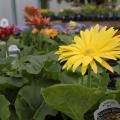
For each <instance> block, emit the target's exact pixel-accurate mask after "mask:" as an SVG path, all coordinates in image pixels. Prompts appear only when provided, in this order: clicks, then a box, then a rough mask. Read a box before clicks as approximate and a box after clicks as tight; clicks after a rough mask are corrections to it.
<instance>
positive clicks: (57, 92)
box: [42, 84, 104, 120]
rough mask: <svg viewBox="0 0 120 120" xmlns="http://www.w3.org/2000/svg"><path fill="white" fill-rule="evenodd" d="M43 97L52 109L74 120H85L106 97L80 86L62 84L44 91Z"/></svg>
mask: <svg viewBox="0 0 120 120" xmlns="http://www.w3.org/2000/svg"><path fill="white" fill-rule="evenodd" d="M42 95H43V97H44V99H45V102H46V103H47V104H48V105H49V106H51V107H52V108H54V109H56V110H59V111H61V112H63V113H64V114H66V115H67V116H69V117H71V118H72V119H73V120H84V114H85V113H86V112H87V111H88V110H89V109H90V108H91V107H92V106H93V105H95V104H96V103H97V102H98V101H99V100H100V99H101V98H102V97H103V96H104V92H102V91H100V90H99V89H93V88H86V87H83V86H80V85H67V84H66V85H65V84H62V85H55V86H52V87H49V88H46V89H42Z"/></svg>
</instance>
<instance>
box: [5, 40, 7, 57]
mask: <svg viewBox="0 0 120 120" xmlns="http://www.w3.org/2000/svg"><path fill="white" fill-rule="evenodd" d="M5 49H6V58H7V57H8V43H7V41H6V42H5Z"/></svg>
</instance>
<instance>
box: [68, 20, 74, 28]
mask: <svg viewBox="0 0 120 120" xmlns="http://www.w3.org/2000/svg"><path fill="white" fill-rule="evenodd" d="M69 27H70V28H71V29H74V28H76V22H74V21H70V24H69Z"/></svg>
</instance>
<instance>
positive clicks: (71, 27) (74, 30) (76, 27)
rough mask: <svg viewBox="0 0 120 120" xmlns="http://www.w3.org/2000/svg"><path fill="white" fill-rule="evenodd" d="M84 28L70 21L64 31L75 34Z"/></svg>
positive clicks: (82, 25) (83, 25)
mask: <svg viewBox="0 0 120 120" xmlns="http://www.w3.org/2000/svg"><path fill="white" fill-rule="evenodd" d="M85 27H86V26H85V24H81V23H77V22H74V21H70V22H68V23H67V24H66V30H67V32H68V33H77V32H79V31H80V30H82V28H85Z"/></svg>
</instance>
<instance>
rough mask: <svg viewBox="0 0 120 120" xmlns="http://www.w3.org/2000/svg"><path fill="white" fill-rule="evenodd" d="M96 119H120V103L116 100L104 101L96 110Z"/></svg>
mask: <svg viewBox="0 0 120 120" xmlns="http://www.w3.org/2000/svg"><path fill="white" fill-rule="evenodd" d="M94 120H120V104H119V103H118V102H117V101H116V100H106V101H104V102H102V103H101V104H100V106H99V109H98V110H96V111H95V112H94Z"/></svg>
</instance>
